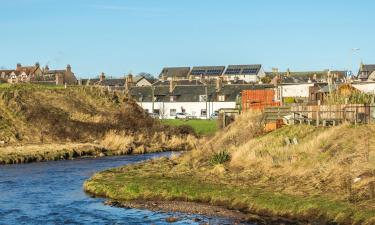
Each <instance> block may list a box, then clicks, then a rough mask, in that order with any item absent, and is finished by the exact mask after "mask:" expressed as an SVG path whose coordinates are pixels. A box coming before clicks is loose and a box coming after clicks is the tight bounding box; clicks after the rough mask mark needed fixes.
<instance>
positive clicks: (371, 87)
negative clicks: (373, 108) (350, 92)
mask: <svg viewBox="0 0 375 225" xmlns="http://www.w3.org/2000/svg"><path fill="white" fill-rule="evenodd" d="M352 86H353V87H354V88H356V89H358V90H360V91H362V92H365V93H368V94H375V82H360V83H352Z"/></svg>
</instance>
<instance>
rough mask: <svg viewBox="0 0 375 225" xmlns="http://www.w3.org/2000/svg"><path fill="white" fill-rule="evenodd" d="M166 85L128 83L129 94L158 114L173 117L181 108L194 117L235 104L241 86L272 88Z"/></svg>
mask: <svg viewBox="0 0 375 225" xmlns="http://www.w3.org/2000/svg"><path fill="white" fill-rule="evenodd" d="M176 83H178V82H168V84H169V85H164V86H163V85H160V86H155V85H154V86H151V87H132V88H131V89H130V95H131V96H132V97H133V98H134V99H135V100H136V101H137V102H138V104H139V105H140V106H141V107H142V108H143V109H145V110H146V111H147V112H149V113H151V112H153V113H157V114H159V116H160V118H163V119H174V118H175V117H176V113H180V112H185V113H187V114H188V115H190V116H193V117H196V118H198V119H209V118H210V116H211V115H212V114H213V113H214V112H217V111H219V110H220V109H223V108H231V109H233V108H236V107H237V104H239V97H240V95H241V92H242V91H243V90H251V89H252V90H253V89H265V88H273V86H272V85H254V84H230V85H222V83H221V80H218V82H217V83H216V85H205V84H201V83H198V84H197V85H176Z"/></svg>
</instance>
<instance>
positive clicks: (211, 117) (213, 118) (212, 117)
mask: <svg viewBox="0 0 375 225" xmlns="http://www.w3.org/2000/svg"><path fill="white" fill-rule="evenodd" d="M218 118H219V113H218V112H214V113H212V114H211V116H210V120H217V119H218Z"/></svg>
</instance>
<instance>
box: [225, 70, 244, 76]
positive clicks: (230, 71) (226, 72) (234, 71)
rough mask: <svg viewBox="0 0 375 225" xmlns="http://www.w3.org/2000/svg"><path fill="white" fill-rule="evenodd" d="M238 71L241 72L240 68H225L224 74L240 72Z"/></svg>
mask: <svg viewBox="0 0 375 225" xmlns="http://www.w3.org/2000/svg"><path fill="white" fill-rule="evenodd" d="M240 72H241V69H227V70H226V71H225V74H228V75H234V74H240Z"/></svg>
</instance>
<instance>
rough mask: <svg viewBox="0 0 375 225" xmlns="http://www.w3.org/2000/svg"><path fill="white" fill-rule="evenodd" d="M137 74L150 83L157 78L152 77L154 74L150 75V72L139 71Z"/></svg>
mask: <svg viewBox="0 0 375 225" xmlns="http://www.w3.org/2000/svg"><path fill="white" fill-rule="evenodd" d="M138 76H140V77H144V78H146V79H147V80H148V81H150V82H151V83H154V82H155V81H157V79H156V78H155V77H154V75H152V74H150V73H146V72H141V73H139V74H138Z"/></svg>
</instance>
